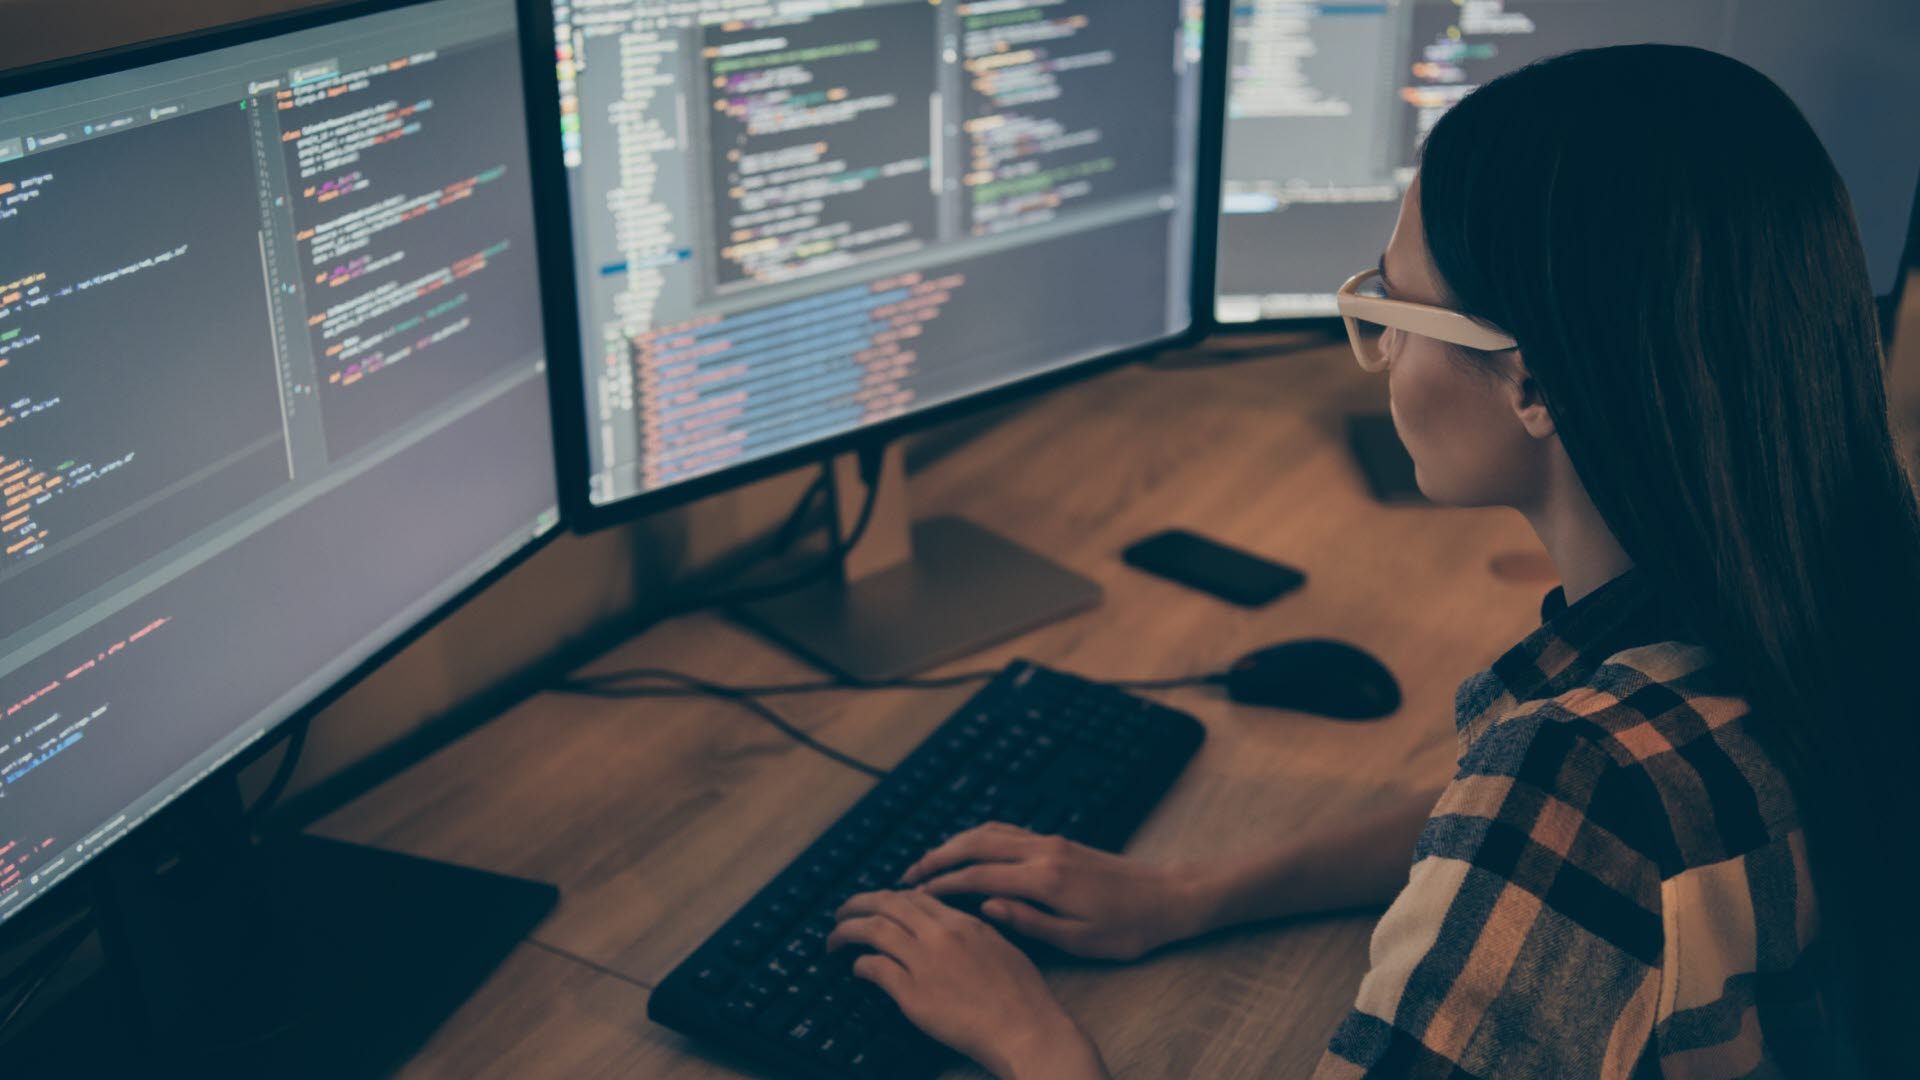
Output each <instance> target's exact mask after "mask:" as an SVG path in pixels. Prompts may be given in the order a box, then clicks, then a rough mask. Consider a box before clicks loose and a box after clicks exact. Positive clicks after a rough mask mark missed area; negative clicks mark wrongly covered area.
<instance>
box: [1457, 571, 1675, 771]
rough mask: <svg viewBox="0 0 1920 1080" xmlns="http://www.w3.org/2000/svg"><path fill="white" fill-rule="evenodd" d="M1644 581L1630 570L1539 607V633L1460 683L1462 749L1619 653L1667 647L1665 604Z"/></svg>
mask: <svg viewBox="0 0 1920 1080" xmlns="http://www.w3.org/2000/svg"><path fill="white" fill-rule="evenodd" d="M1655 599H1656V598H1655V597H1654V596H1653V594H1652V590H1651V589H1650V588H1649V587H1648V585H1647V582H1646V579H1645V577H1644V575H1642V574H1641V573H1640V572H1639V571H1636V570H1629V571H1627V572H1626V573H1624V574H1621V575H1620V576H1619V577H1616V578H1614V579H1613V580H1612V581H1609V582H1607V583H1606V584H1605V585H1602V586H1600V587H1599V588H1598V589H1595V590H1594V591H1593V592H1591V593H1588V594H1587V595H1586V596H1583V597H1581V598H1580V600H1579V602H1578V603H1575V604H1568V603H1567V594H1566V590H1565V589H1563V588H1559V587H1556V588H1554V590H1553V591H1552V592H1549V593H1548V594H1547V595H1546V598H1545V599H1544V600H1542V601H1541V603H1540V620H1541V624H1540V628H1539V629H1538V630H1535V631H1534V632H1533V633H1531V634H1528V635H1527V636H1526V637H1524V638H1522V639H1521V640H1520V642H1519V643H1518V644H1516V645H1514V647H1513V648H1511V649H1508V650H1507V651H1506V652H1505V653H1504V654H1503V655H1501V657H1500V658H1499V659H1498V660H1495V661H1494V662H1493V666H1492V667H1490V668H1488V669H1487V670H1485V671H1483V672H1481V673H1480V674H1478V675H1475V676H1473V677H1472V678H1470V679H1468V680H1466V681H1465V682H1463V683H1461V684H1460V689H1459V690H1458V692H1456V693H1455V695H1454V722H1455V726H1456V727H1457V728H1458V730H1459V733H1460V741H1461V749H1462V751H1464V750H1465V749H1466V748H1467V747H1468V746H1470V745H1472V743H1473V740H1474V739H1476V738H1478V737H1479V736H1480V733H1481V732H1482V731H1485V730H1486V729H1487V727H1488V726H1489V725H1491V724H1492V723H1493V722H1494V721H1495V720H1497V719H1499V718H1500V717H1502V716H1506V715H1508V714H1510V713H1511V712H1512V711H1513V710H1514V709H1515V708H1516V707H1518V706H1519V705H1520V704H1522V703H1524V702H1528V701H1535V700H1539V699H1543V698H1551V697H1556V696H1558V695H1560V694H1563V693H1565V692H1567V691H1568V690H1571V689H1573V688H1574V687H1576V686H1580V685H1582V684H1584V683H1586V682H1588V681H1589V680H1590V679H1591V678H1592V677H1593V674H1594V671H1595V670H1596V669H1597V668H1599V666H1600V665H1601V664H1602V663H1604V662H1605V661H1606V659H1607V658H1608V657H1609V656H1612V655H1613V654H1615V653H1618V652H1621V651H1624V650H1626V649H1631V648H1634V647H1636V646H1639V645H1648V644H1652V643H1654V642H1657V641H1666V640H1670V639H1672V638H1674V637H1675V636H1676V635H1675V634H1673V633H1671V632H1663V631H1662V629H1661V625H1660V624H1661V621H1662V620H1661V619H1660V618H1659V614H1660V612H1659V605H1658V604H1657V603H1655Z"/></svg>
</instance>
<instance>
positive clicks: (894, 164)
mask: <svg viewBox="0 0 1920 1080" xmlns="http://www.w3.org/2000/svg"><path fill="white" fill-rule="evenodd" d="M934 19H935V12H934V11H933V10H932V8H931V6H928V5H912V4H906V5H897V6H889V7H884V8H863V9H861V10H860V11H858V12H855V13H851V14H850V15H846V16H841V17H839V18H822V19H816V20H813V21H810V22H807V23H803V24H802V23H790V22H782V23H776V24H771V25H768V26H766V27H764V28H761V27H755V26H748V27H746V28H743V29H731V28H721V29H715V30H710V31H709V32H708V33H707V35H706V37H705V41H706V46H705V48H704V50H703V53H702V56H703V59H704V61H705V63H706V69H707V75H708V79H709V80H710V83H711V85H712V87H713V109H712V112H713V116H712V123H711V129H710V135H709V141H710V146H711V154H710V158H711V163H712V169H713V175H714V184H713V189H714V190H713V194H714V205H715V207H716V208H717V209H716V210H715V215H716V220H715V222H714V225H715V228H716V232H717V234H718V235H717V236H716V240H717V241H718V242H717V244H716V245H715V250H716V251H717V252H718V254H719V259H718V273H719V278H720V281H721V283H722V284H723V285H725V284H732V283H735V282H742V281H755V282H772V281H784V280H788V279H792V278H797V277H805V276H808V275H812V274H818V273H821V272H823V271H827V270H833V269H837V268H839V267H844V266H849V265H852V264H854V263H857V262H860V261H862V260H865V259H870V258H874V257H877V256H880V255H885V254H892V253H898V252H901V251H908V250H912V249H913V248H915V247H918V246H920V245H923V244H926V243H929V242H931V241H932V240H933V239H934V236H935V230H936V218H937V208H936V204H935V190H934V189H935V185H936V183H937V178H935V177H934V176H933V175H932V169H933V166H934V157H933V120H932V107H933V102H934V91H935V82H934V72H933V70H932V65H930V64H928V63H926V61H925V59H924V54H925V51H926V50H927V49H928V48H930V47H931V46H932V43H933V40H934V34H935V22H934Z"/></svg>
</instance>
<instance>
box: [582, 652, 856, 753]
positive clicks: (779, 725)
mask: <svg viewBox="0 0 1920 1080" xmlns="http://www.w3.org/2000/svg"><path fill="white" fill-rule="evenodd" d="M647 677H648V678H651V679H660V680H663V681H666V682H676V683H679V684H680V685H681V686H684V687H686V688H687V689H689V690H692V691H694V692H696V693H698V694H699V695H701V696H705V697H712V698H718V699H720V700H722V701H730V702H732V703H734V704H735V705H738V706H740V707H741V708H743V709H745V710H747V711H748V712H750V713H752V714H754V715H755V716H756V717H758V718H760V719H761V720H764V721H765V722H766V723H767V724H768V726H770V727H772V728H773V729H774V730H775V731H778V732H780V733H781V734H782V735H785V736H786V737H787V738H789V739H792V740H793V741H794V742H797V743H799V744H800V745H801V746H804V747H806V748H807V749H809V750H812V751H813V752H814V753H817V754H819V755H820V756H821V757H824V758H827V759H828V760H830V761H834V762H837V763H839V764H841V765H845V766H846V767H847V768H849V769H852V770H854V771H855V772H859V773H865V774H866V775H868V776H871V777H873V778H874V779H875V780H881V779H885V778H886V776H887V770H885V769H882V768H880V767H879V766H877V765H869V764H867V763H866V762H864V761H861V760H860V759H859V758H857V757H854V756H853V755H851V754H847V753H845V752H843V751H840V750H836V749H834V748H833V747H831V746H828V745H827V744H826V743H823V742H821V741H820V740H818V739H816V738H814V737H813V736H812V735H809V734H807V732H805V731H804V730H802V729H801V728H799V727H796V726H795V725H794V724H793V723H792V722H791V721H789V720H788V719H787V718H786V717H784V716H781V715H780V714H779V713H777V712H774V711H773V709H771V708H769V707H768V706H767V705H766V704H765V703H764V702H761V701H760V700H759V699H757V698H755V697H753V696H752V695H750V694H744V693H741V692H740V691H738V690H737V689H735V688H733V687H730V686H723V685H721V684H719V683H710V682H707V681H706V680H705V679H697V678H694V677H693V676H691V675H683V674H681V673H680V672H678V671H667V670H665V669H654V670H651V671H649V672H648V673H647ZM552 689H553V691H554V692H555V693H561V694H572V695H574V696H577V697H592V698H611V699H616V700H618V699H621V698H625V697H629V696H636V695H629V694H626V693H624V692H622V691H620V690H595V689H589V688H575V687H573V686H570V685H568V684H566V683H561V684H559V685H556V686H554V687H552ZM638 696H645V695H638Z"/></svg>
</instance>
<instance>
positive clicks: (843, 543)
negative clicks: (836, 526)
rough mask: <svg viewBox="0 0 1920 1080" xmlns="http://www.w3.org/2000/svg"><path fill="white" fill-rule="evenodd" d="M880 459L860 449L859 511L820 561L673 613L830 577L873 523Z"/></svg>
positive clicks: (750, 599)
mask: <svg viewBox="0 0 1920 1080" xmlns="http://www.w3.org/2000/svg"><path fill="white" fill-rule="evenodd" d="M881 461H882V458H881V456H880V451H879V450H878V449H876V448H872V447H868V448H864V449H862V450H861V451H860V478H861V480H862V481H863V482H865V484H866V487H867V491H866V495H865V496H864V497H863V498H862V499H861V502H860V514H859V516H858V517H857V518H856V519H855V520H854V523H853V528H852V530H851V531H849V532H848V533H847V535H846V536H845V537H843V538H840V539H837V540H835V541H834V542H833V543H832V544H831V545H830V546H829V547H828V549H827V553H826V554H825V555H823V556H821V557H820V561H819V562H817V563H815V564H814V565H813V566H811V567H809V568H807V569H806V570H803V571H801V572H800V573H798V574H795V575H793V576H792V577H789V578H785V579H783V580H780V581H773V582H768V583H766V584H764V585H748V586H743V587H741V588H737V589H733V590H729V591H722V592H716V593H708V594H706V595H704V596H701V597H698V598H697V599H696V600H694V601H693V602H691V603H689V604H687V605H684V606H681V607H678V608H676V609H675V610H674V611H673V612H672V613H673V614H676V615H684V614H687V613H689V612H693V611H699V610H701V609H703V608H710V607H738V606H739V605H741V604H751V603H754V602H756V601H759V600H767V599H771V598H772V597H775V596H784V595H786V594H787V593H790V592H796V591H798V590H800V589H804V588H806V587H807V586H809V585H812V584H814V583H815V582H818V581H822V580H824V579H826V578H828V577H831V576H832V575H833V572H834V571H835V570H837V569H838V568H839V567H840V564H841V562H842V561H843V560H844V559H845V558H846V557H847V552H849V551H852V550H853V549H854V548H855V547H857V546H859V543H860V540H861V538H862V537H864V536H866V535H867V527H868V526H869V525H871V524H873V511H874V507H875V506H877V505H879V502H880V465H881ZM824 480H825V474H824V473H823V474H822V481H823V482H824Z"/></svg>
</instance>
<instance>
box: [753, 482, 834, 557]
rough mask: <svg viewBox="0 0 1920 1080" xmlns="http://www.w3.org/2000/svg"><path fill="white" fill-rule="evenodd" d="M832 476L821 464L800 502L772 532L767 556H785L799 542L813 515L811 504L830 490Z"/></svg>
mask: <svg viewBox="0 0 1920 1080" xmlns="http://www.w3.org/2000/svg"><path fill="white" fill-rule="evenodd" d="M832 476H833V474H832V471H831V468H830V467H829V466H828V465H826V464H824V463H823V464H822V465H821V466H820V472H819V475H818V476H815V477H814V478H813V483H811V484H809V485H807V490H806V491H805V492H804V493H802V494H801V496H800V501H799V502H797V503H795V504H794V506H793V510H792V512H790V513H789V514H787V519H786V520H785V521H783V522H781V523H780V527H779V528H778V529H775V530H774V531H773V539H772V540H770V541H768V543H767V554H768V555H781V554H785V553H786V552H787V551H788V550H789V549H791V548H792V547H793V545H794V544H796V543H798V542H799V540H800V533H801V532H802V531H803V530H804V528H805V526H806V522H807V518H808V516H809V515H811V514H812V513H813V504H814V503H816V502H818V501H819V499H820V496H822V495H825V494H827V493H828V492H829V491H830V490H832V483H833V481H832Z"/></svg>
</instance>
